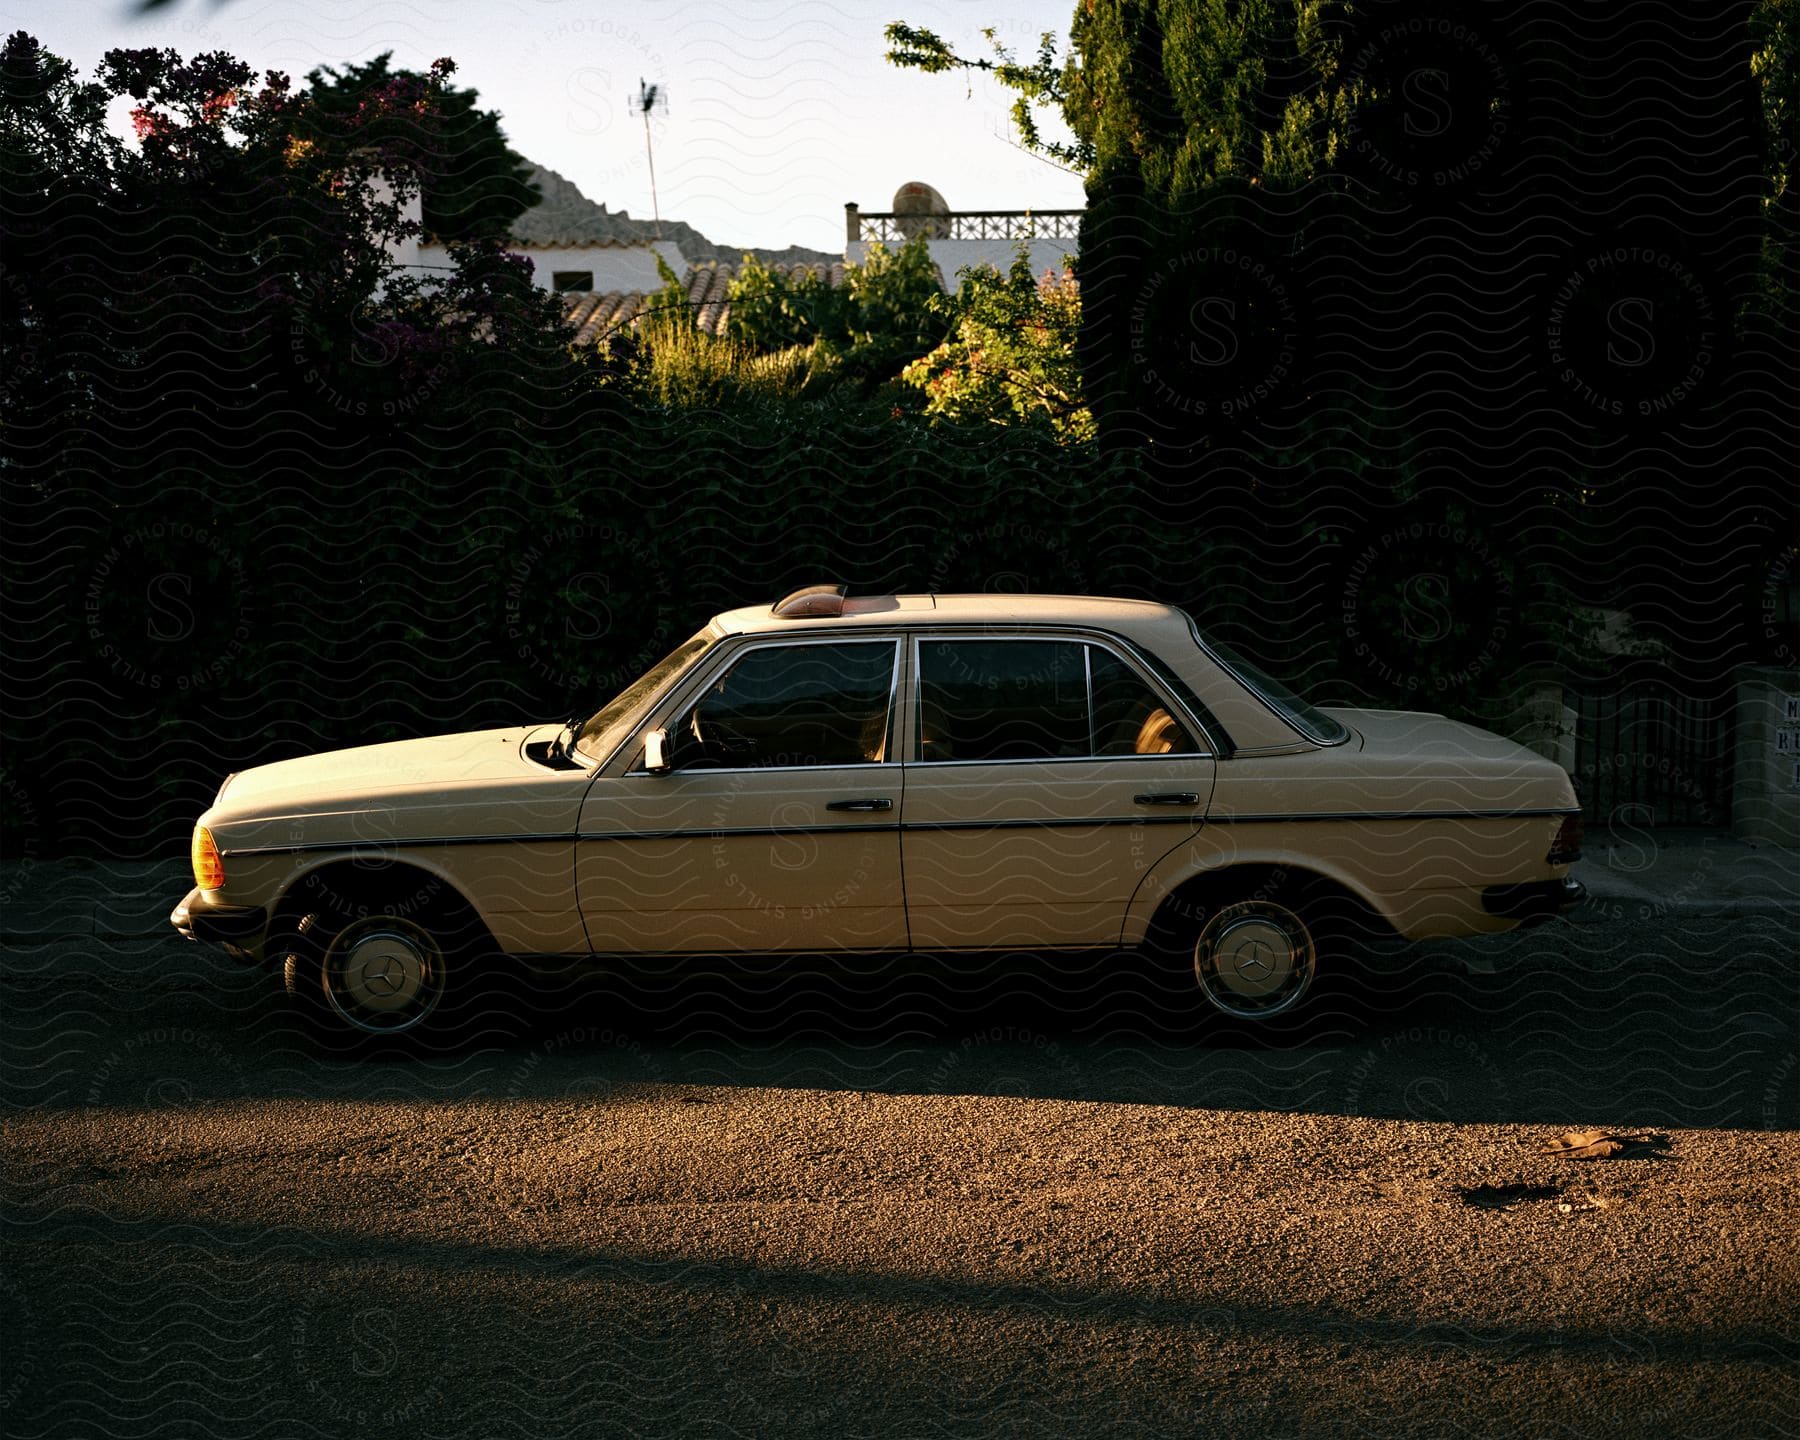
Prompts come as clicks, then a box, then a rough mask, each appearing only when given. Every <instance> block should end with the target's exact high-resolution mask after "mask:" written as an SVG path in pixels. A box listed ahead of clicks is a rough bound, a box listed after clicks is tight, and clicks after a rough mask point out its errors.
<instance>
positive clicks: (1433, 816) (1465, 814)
mask: <svg viewBox="0 0 1800 1440" xmlns="http://www.w3.org/2000/svg"><path fill="white" fill-rule="evenodd" d="M1580 813H1581V809H1580V807H1579V806H1576V807H1573V808H1571V809H1566V810H1328V811H1316V812H1309V813H1305V814H1298V815H1208V816H1207V817H1206V823H1207V824H1208V825H1293V824H1303V823H1307V822H1311V821H1318V820H1525V819H1530V818H1532V817H1534V816H1535V817H1542V818H1549V817H1551V816H1555V815H1579V814H1580Z"/></svg>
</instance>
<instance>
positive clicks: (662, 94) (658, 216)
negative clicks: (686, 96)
mask: <svg viewBox="0 0 1800 1440" xmlns="http://www.w3.org/2000/svg"><path fill="white" fill-rule="evenodd" d="M631 104H632V108H633V109H634V110H636V111H637V113H638V114H640V115H642V116H643V117H644V159H645V160H647V161H649V163H650V213H651V215H652V216H653V217H654V218H655V220H656V238H657V239H658V240H660V239H662V207H661V206H660V205H658V204H657V202H656V154H655V152H654V151H653V150H652V149H651V148H650V115H651V112H652V111H654V110H655V109H656V107H657V106H659V105H660V106H661V107H662V109H663V113H664V114H665V115H666V114H667V113H668V110H669V95H668V92H667V91H666V90H664V89H663V87H662V86H661V85H646V84H645V83H644V78H643V76H641V75H640V76H639V77H638V93H637V99H636V100H634V101H632V102H631Z"/></svg>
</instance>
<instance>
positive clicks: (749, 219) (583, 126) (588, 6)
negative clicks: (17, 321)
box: [0, 0, 1082, 251]
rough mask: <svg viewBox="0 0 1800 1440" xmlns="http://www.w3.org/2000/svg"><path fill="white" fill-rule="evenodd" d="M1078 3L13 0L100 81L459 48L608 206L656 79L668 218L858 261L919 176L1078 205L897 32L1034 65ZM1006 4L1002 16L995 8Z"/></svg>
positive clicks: (501, 101) (530, 143)
mask: <svg viewBox="0 0 1800 1440" xmlns="http://www.w3.org/2000/svg"><path fill="white" fill-rule="evenodd" d="M1073 9H1074V5H1073V0H1047V3H1046V0H831V3H821V0H792V3H789V0H687V3H661V4H659V3H653V0H611V3H601V0H480V3H475V0H466V3H464V0H459V3H444V0H436V3H423V0H420V3H408V0H223V3H219V0H172V3H171V4H170V5H168V6H167V7H166V8H165V9H162V10H159V11H155V12H153V13H151V14H149V15H139V14H137V13H136V12H135V10H134V9H132V8H130V7H128V6H126V5H124V4H121V3H120V0H0V15H3V16H4V17H5V19H4V24H5V28H6V33H8V34H10V33H12V32H13V31H15V30H21V29H22V30H26V31H29V32H30V33H31V34H33V35H35V36H36V37H37V38H38V39H39V40H40V41H42V42H43V43H44V44H45V45H46V46H47V47H48V48H49V49H50V50H51V51H52V52H53V53H55V54H58V55H60V56H62V57H63V58H64V59H67V60H70V61H72V62H73V63H74V64H75V65H76V67H77V68H78V69H79V70H80V71H81V73H82V75H83V76H84V77H89V76H91V75H92V74H93V72H94V69H95V67H96V66H97V65H98V63H99V61H100V57H101V55H102V54H104V53H105V51H107V50H109V49H112V48H114V47H127V46H128V47H143V46H156V47H159V48H163V47H167V48H173V49H176V50H179V51H181V52H182V54H183V55H193V54H197V53H200V52H203V51H211V50H227V51H230V52H231V53H232V54H234V55H236V56H237V57H238V58H240V59H242V60H244V61H246V62H247V63H249V64H251V65H253V66H255V67H256V68H257V69H258V70H259V71H262V70H270V69H274V70H285V71H287V72H288V73H289V74H290V75H292V76H293V78H294V79H295V81H296V82H298V81H299V80H300V79H301V78H302V77H303V76H304V75H305V74H306V72H307V71H308V70H311V69H312V68H313V67H314V66H317V65H343V64H347V63H350V62H353V61H360V60H366V59H369V58H371V57H373V56H375V55H378V54H380V53H381V52H382V51H384V50H391V51H393V52H394V58H395V63H396V64H397V65H399V66H403V67H406V68H420V69H422V68H424V67H425V66H426V65H428V64H429V63H430V62H431V61H432V60H433V59H435V58H437V57H438V56H441V55H448V56H450V57H452V58H453V59H454V60H455V61H456V62H457V75H456V80H457V83H458V84H461V85H465V86H472V87H473V88H474V89H476V90H478V91H479V92H480V94H481V103H482V104H483V105H484V106H485V107H487V108H489V109H492V110H498V111H499V112H500V115H501V123H502V126H503V128H504V129H505V131H506V134H507V138H508V139H509V140H510V142H511V144H512V146H513V148H514V149H515V150H517V151H518V152H519V153H521V154H522V155H525V156H527V157H528V158H530V159H533V160H536V161H538V162H539V163H540V164H544V165H547V166H549V167H550V168H551V169H553V170H557V171H560V172H561V173H562V174H563V175H565V176H567V177H568V178H569V179H571V180H573V181H574V182H575V183H576V184H577V185H579V186H580V187H581V189H582V191H583V192H584V193H585V194H586V195H588V196H589V197H590V198H592V199H594V200H598V201H601V202H603V203H604V204H606V205H607V206H608V207H610V208H611V209H613V210H628V211H630V213H631V214H632V215H633V216H640V217H644V218H648V217H649V215H650V213H651V197H650V179H649V170H648V167H647V165H646V161H645V155H644V127H643V122H642V121H641V120H640V119H639V117H638V116H637V115H636V114H634V113H633V112H632V110H631V109H630V108H629V102H630V100H631V99H632V97H633V96H635V95H636V93H637V88H638V82H639V80H640V78H641V79H643V80H647V81H650V82H651V83H654V84H660V85H661V86H663V87H664V93H665V94H666V95H667V97H668V109H667V112H666V113H665V114H663V115H660V116H656V117H655V118H654V120H653V124H652V140H653V144H654V149H655V163H656V184H657V192H658V195H659V197H660V202H661V208H662V214H663V215H664V217H665V218H673V219H677V220H685V221H687V222H688V223H689V224H690V225H693V226H694V227H695V228H696V229H698V230H699V231H700V232H701V233H702V234H703V235H705V236H706V237H707V238H708V239H709V240H712V241H713V242H715V243H718V244H726V245H746V246H751V245H754V246H759V247H772V248H779V247H782V246H786V245H806V246H810V247H812V248H815V249H820V250H829V251H841V250H842V249H843V244H844V205H845V203H846V202H849V201H854V202H855V203H857V204H858V205H860V206H861V207H862V208H863V209H864V210H875V211H880V210H887V209H889V208H890V206H891V202H892V199H893V195H894V191H895V190H896V189H897V188H898V187H899V186H900V185H902V184H904V183H906V182H907V181H911V180H923V181H925V182H927V183H928V184H931V185H934V186H936V187H937V189H938V190H939V192H940V193H942V194H943V196H944V197H945V199H946V200H947V201H948V202H949V204H950V206H951V208H952V209H954V210H1019V209H1028V208H1029V209H1040V210H1049V209H1074V208H1078V207H1079V206H1080V205H1081V204H1082V192H1081V182H1080V180H1079V179H1078V178H1077V177H1076V176H1074V175H1071V174H1069V173H1068V172H1066V171H1064V170H1062V169H1059V168H1057V167H1055V166H1052V165H1050V164H1047V163H1046V162H1044V161H1043V160H1041V159H1038V158H1036V157H1034V156H1030V155H1027V154H1025V153H1024V152H1023V151H1021V150H1020V149H1018V148H1017V147H1016V145H1014V144H1013V143H1012V135H1011V125H1010V122H1009V120H1008V118H1007V115H1006V110H1007V106H1008V103H1009V97H1008V96H1007V95H1006V93H1005V92H1004V91H1002V90H1001V89H1000V88H999V87H998V86H996V85H995V84H993V82H992V81H991V80H989V79H987V78H986V77H984V76H979V75H967V74H950V75H925V74H921V73H920V72H918V71H911V70H904V71H903V70H897V69H895V68H894V67H893V66H890V65H888V64H887V63H886V62H885V61H884V60H883V59H882V54H883V51H884V49H885V48H886V47H885V43H884V41H883V39H882V30H883V28H884V27H885V25H886V24H887V23H888V22H889V21H890V20H905V21H907V22H908V23H910V24H913V25H917V26H922V27H925V28H927V29H931V30H935V31H937V32H938V33H939V34H940V35H942V36H944V37H945V39H947V40H949V41H950V42H951V43H952V44H953V45H955V46H956V47H957V48H958V49H960V50H962V51H963V52H964V53H965V54H973V53H980V54H985V53H987V52H986V49H985V42H984V41H983V40H982V39H981V36H980V32H981V30H982V29H983V28H984V27H987V26H993V27H994V28H995V29H996V30H998V32H999V34H1000V36H1001V38H1002V39H1003V40H1004V41H1006V42H1007V43H1008V44H1010V45H1011V46H1012V47H1013V48H1014V49H1015V50H1017V51H1019V52H1021V54H1029V53H1030V52H1032V51H1034V50H1035V49H1036V46H1037V37H1038V35H1039V34H1040V32H1042V31H1044V30H1054V31H1056V32H1057V34H1058V36H1059V37H1064V36H1066V35H1067V32H1068V22H1069V17H1070V15H1071V13H1072V12H1073ZM1002 11H1004V12H1005V13H1004V14H1001V13H1000V12H1002Z"/></svg>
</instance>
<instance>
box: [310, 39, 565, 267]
mask: <svg viewBox="0 0 1800 1440" xmlns="http://www.w3.org/2000/svg"><path fill="white" fill-rule="evenodd" d="M392 58H393V54H392V52H391V51H389V52H385V53H383V54H381V55H378V56H376V57H375V59H373V60H370V61H367V62H365V63H363V64H361V65H346V66H344V67H343V68H342V69H338V68H335V67H332V66H321V67H320V68H318V69H316V70H314V71H312V72H311V73H310V74H308V75H307V77H306V82H307V97H308V99H309V101H310V104H309V106H308V109H307V121H308V125H309V126H310V127H313V128H314V129H316V130H317V131H318V132H320V133H321V134H323V135H325V136H338V135H344V134H348V133H350V132H351V131H355V132H356V133H357V134H358V136H359V143H362V144H370V143H378V144H380V145H382V146H383V147H384V149H385V150H387V152H388V153H389V154H391V155H393V156H394V157H395V158H396V159H402V160H404V161H405V163H406V164H408V165H409V166H411V167H412V168H413V169H414V170H415V171H417V172H418V175H419V182H420V189H421V192H422V205H423V211H424V224H425V233H426V234H427V235H430V236H432V237H434V238H436V239H438V240H442V241H446V242H448V241H452V240H480V239H504V238H506V235H507V233H508V230H509V227H510V226H511V224H512V222H513V221H514V220H516V219H518V218H519V216H521V215H523V214H524V213H525V212H526V211H527V210H529V209H530V208H531V207H532V206H533V205H535V204H537V202H538V200H539V199H541V198H542V195H541V192H540V191H539V190H538V188H537V186H536V185H535V184H533V183H532V180H531V167H530V165H529V164H527V163H526V161H525V160H524V159H523V158H522V157H520V156H519V155H518V154H516V153H515V152H514V151H513V149H512V147H511V146H509V145H508V144H507V143H506V137H505V135H504V134H503V133H502V132H501V129H500V117H499V115H498V114H496V113H495V112H494V111H491V110H483V109H480V108H479V106H478V104H477V102H478V100H479V99H480V97H479V96H478V95H477V94H476V92H475V91H473V90H468V89H462V88H459V87H456V86H452V85H449V84H446V83H445V81H446V79H447V77H448V75H449V74H450V73H451V71H450V70H449V69H441V68H440V67H441V66H442V63H443V62H441V61H440V62H439V65H438V66H434V67H433V70H432V74H431V75H429V76H427V75H422V74H420V73H418V72H417V71H411V70H399V71H396V70H392V69H390V68H389V61H390V60H391V59H392ZM427 93H429V95H430V102H429V106H428V108H426V109H420V108H417V106H418V103H419V101H421V100H422V99H423V98H424V96H425V95H426V94H427ZM371 99H374V100H375V101H376V102H377V103H378V104H379V106H380V109H381V114H380V118H379V120H377V121H370V120H369V119H368V118H367V108H368V106H369V104H370V101H371Z"/></svg>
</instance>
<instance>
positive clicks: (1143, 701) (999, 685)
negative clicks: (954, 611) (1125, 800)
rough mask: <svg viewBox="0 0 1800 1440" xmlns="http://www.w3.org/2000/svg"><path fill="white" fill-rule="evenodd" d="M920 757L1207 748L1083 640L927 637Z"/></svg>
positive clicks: (1048, 756)
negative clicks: (938, 638)
mask: <svg viewBox="0 0 1800 1440" xmlns="http://www.w3.org/2000/svg"><path fill="white" fill-rule="evenodd" d="M918 694H919V716H918V719H919V754H920V758H921V759H923V760H927V761H933V760H935V761H944V760H955V761H994V760H1070V759H1082V758H1086V757H1090V756H1125V755H1193V754H1199V753H1201V751H1200V747H1199V746H1198V745H1196V744H1195V743H1194V740H1193V737H1192V736H1191V735H1190V734H1189V733H1188V730H1187V728H1186V727H1185V726H1184V725H1182V723H1181V722H1180V721H1178V720H1177V719H1176V717H1175V715H1174V714H1173V713H1172V712H1171V710H1170V709H1169V707H1168V705H1167V703H1166V702H1165V701H1164V699H1163V698H1162V696H1161V695H1159V694H1158V692H1157V691H1156V690H1155V689H1153V688H1152V687H1151V686H1150V685H1149V684H1148V683H1147V682H1146V681H1145V680H1144V678H1143V677H1142V676H1141V675H1140V674H1138V672H1137V671H1136V670H1135V669H1134V668H1133V667H1132V666H1130V665H1128V664H1127V663H1126V662H1125V661H1123V660H1121V659H1120V658H1119V657H1118V656H1116V655H1114V654H1113V653H1112V652H1111V651H1110V650H1107V649H1104V648H1103V647H1101V646H1098V645H1090V644H1088V643H1086V642H1085V641H1080V640H1012V639H1007V640H999V639H996V640H923V641H921V642H920V643H919V676H918Z"/></svg>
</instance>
